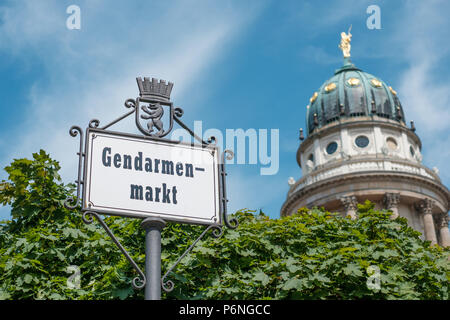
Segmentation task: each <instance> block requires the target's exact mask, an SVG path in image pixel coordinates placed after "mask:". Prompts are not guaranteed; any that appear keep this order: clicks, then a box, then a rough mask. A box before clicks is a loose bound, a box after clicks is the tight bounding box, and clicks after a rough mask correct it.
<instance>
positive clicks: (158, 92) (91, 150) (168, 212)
mask: <svg viewBox="0 0 450 320" xmlns="http://www.w3.org/2000/svg"><path fill="white" fill-rule="evenodd" d="M136 80H137V84H138V87H139V91H140V96H139V97H138V98H136V99H128V100H126V102H125V107H126V108H129V109H131V111H129V112H127V113H126V114H124V115H123V116H121V117H120V118H118V119H116V120H114V121H112V122H111V123H109V124H107V125H105V126H103V127H100V121H99V120H97V119H93V120H91V121H90V122H89V126H88V128H87V129H86V131H85V132H83V130H82V129H81V128H80V127H78V126H73V127H72V128H71V129H70V131H69V133H70V135H71V136H73V137H75V136H77V135H79V136H80V147H79V152H78V179H77V180H76V181H75V182H76V184H77V195H76V198H74V197H71V198H68V199H66V201H65V206H66V207H67V208H69V209H75V208H78V207H79V206H80V205H81V211H82V212H83V221H84V222H85V223H92V222H93V217H95V218H96V219H97V220H98V221H99V223H100V224H101V225H102V227H103V228H104V229H105V231H106V232H107V233H108V235H109V236H110V237H111V238H112V240H113V241H114V243H115V244H116V245H117V246H118V248H119V249H120V250H121V252H122V253H123V254H124V255H125V257H126V258H127V259H128V261H129V262H130V263H131V265H132V266H133V268H134V269H135V270H136V271H137V272H138V274H139V276H138V277H136V278H134V279H133V287H134V288H135V289H142V288H143V287H145V299H147V300H159V299H160V298H161V287H162V288H163V289H164V290H165V291H166V292H170V291H171V290H172V289H173V287H174V284H173V282H172V281H170V280H168V281H165V278H166V277H167V276H168V275H169V274H170V272H172V270H173V269H174V268H175V267H176V265H177V264H178V263H179V262H180V261H181V259H182V258H183V257H184V256H186V255H187V254H188V253H189V252H190V251H191V250H192V248H193V247H194V246H195V244H196V243H197V242H198V241H199V240H200V239H201V238H202V237H203V236H204V235H205V234H206V233H207V232H208V231H209V230H213V232H212V235H213V236H214V237H216V238H218V237H220V236H221V235H222V233H223V229H222V227H223V225H224V224H225V225H226V226H227V227H229V228H233V229H234V228H236V227H237V226H238V221H237V220H236V219H231V220H230V221H228V216H227V201H228V200H227V199H226V183H225V180H226V179H225V178H226V172H225V159H231V158H232V157H233V153H232V152H231V151H229V150H224V151H223V153H222V155H221V156H220V155H219V149H218V148H217V146H216V145H215V143H214V142H215V138H214V137H211V138H210V139H208V141H207V142H205V141H203V139H202V138H200V137H198V136H197V135H195V134H194V133H193V131H192V130H190V129H189V128H188V127H187V126H186V125H185V124H184V123H183V122H182V121H181V119H180V118H181V117H182V115H183V110H182V109H181V108H174V107H173V104H172V102H170V93H171V90H172V87H173V83H171V82H169V83H168V84H166V83H165V81H163V80H161V81H158V80H157V79H154V78H153V79H152V80H151V81H150V79H149V78H144V80H142V79H141V78H136ZM132 114H134V115H135V124H136V127H137V129H138V130H139V131H140V132H141V133H142V135H135V134H130V133H124V132H115V131H110V130H107V129H108V128H109V127H111V126H112V125H114V124H116V123H117V122H119V121H122V120H123V119H125V118H127V117H128V116H130V115H132ZM164 115H166V117H164ZM175 122H176V123H177V124H179V125H180V126H181V127H182V128H183V129H185V130H186V131H187V132H188V133H189V134H190V135H191V136H192V137H193V138H194V140H195V141H196V142H183V141H175V140H168V139H166V138H164V137H165V136H166V135H168V134H169V133H170V132H171V130H172V128H173V125H174V123H175ZM167 127H168V129H166V128H167ZM84 134H86V137H85V139H84V137H83V136H84ZM83 146H84V148H83ZM100 215H116V216H123V217H129V218H139V219H142V220H143V221H142V222H141V226H142V228H143V229H144V230H145V254H146V258H145V275H144V273H143V272H142V271H141V270H140V269H139V267H138V266H137V264H136V263H135V262H134V261H133V259H132V258H131V256H130V255H129V254H128V252H127V251H126V250H125V248H123V246H122V245H121V244H120V242H119V241H118V239H117V238H116V237H115V236H114V235H113V233H112V231H111V230H110V229H109V228H108V226H107V225H106V223H105V222H104V221H103V219H102V218H101V217H100ZM167 221H170V222H178V223H188V224H198V225H206V226H207V228H206V229H205V230H204V231H203V233H202V234H201V235H200V236H199V237H198V238H197V239H196V240H195V241H194V242H193V243H192V244H191V246H190V247H189V248H188V249H187V250H186V251H185V252H184V253H183V255H181V256H180V258H179V259H178V260H177V262H176V263H175V264H174V265H173V266H172V267H171V268H170V269H169V270H168V272H166V274H165V275H164V277H163V278H162V279H161V231H162V230H163V228H164V227H165V225H166V222H167Z"/></svg>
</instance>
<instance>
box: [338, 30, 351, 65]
mask: <svg viewBox="0 0 450 320" xmlns="http://www.w3.org/2000/svg"><path fill="white" fill-rule="evenodd" d="M351 30H352V26H351V25H350V28H349V29H348V33H345V32H341V43H340V44H339V48H340V49H341V50H342V53H343V54H344V58H350V49H351V45H350V41H352V34H351V33H350V31H351Z"/></svg>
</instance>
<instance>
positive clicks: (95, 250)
mask: <svg viewBox="0 0 450 320" xmlns="http://www.w3.org/2000/svg"><path fill="white" fill-rule="evenodd" d="M5 170H6V171H7V172H8V174H9V178H8V180H7V181H3V182H2V185H1V186H0V201H1V202H2V203H3V204H11V206H12V211H11V213H12V220H10V221H6V222H5V223H3V224H2V225H0V299H142V298H143V292H142V291H135V290H133V289H132V287H131V281H132V279H133V278H134V277H135V276H136V272H135V271H134V270H133V269H132V267H131V266H130V265H129V263H128V262H127V261H126V259H125V258H124V257H123V256H122V255H121V253H120V252H119V250H118V249H117V248H116V247H115V245H114V244H113V242H112V241H111V240H110V239H109V238H108V236H107V235H106V234H105V232H104V230H103V229H102V228H101V227H100V226H99V225H98V224H97V223H95V222H94V223H93V224H92V225H86V224H84V223H83V222H82V219H81V213H80V212H79V211H78V210H74V211H69V210H67V209H65V208H64V206H63V202H64V200H65V199H66V197H67V196H68V195H71V194H72V193H73V190H74V189H73V185H64V184H62V183H61V181H60V178H59V176H58V170H59V164H58V163H57V162H56V161H54V160H52V159H50V157H49V156H48V155H47V154H46V153H45V152H44V151H41V152H40V153H38V154H33V160H27V159H19V160H14V162H13V163H12V164H11V165H10V166H8V167H6V168H5ZM358 213H359V218H358V219H356V220H351V219H349V218H344V217H341V216H340V215H338V214H334V213H330V212H326V211H324V210H322V209H317V208H315V209H312V210H307V209H301V210H299V212H298V214H296V215H293V216H290V217H285V218H281V219H269V218H268V217H267V216H265V215H264V214H263V213H261V212H260V213H259V214H254V212H252V211H249V210H242V211H239V212H237V213H236V214H235V216H236V217H237V218H238V219H239V221H240V225H239V227H238V228H237V229H236V230H230V229H225V230H224V234H223V235H222V237H221V238H219V239H215V238H213V237H211V236H209V235H206V236H205V237H204V238H203V239H202V240H201V241H200V242H198V243H197V245H196V247H195V248H194V249H193V251H192V252H191V253H190V254H188V255H187V256H186V257H185V258H184V259H183V260H182V261H181V263H180V264H179V265H178V266H177V268H176V269H175V270H174V273H172V274H170V275H169V279H171V280H172V281H174V283H175V289H174V290H173V291H172V292H171V293H168V294H165V293H164V294H163V298H168V299H357V298H364V299H448V298H449V280H450V265H449V260H448V256H449V252H450V250H449V249H442V248H440V247H438V246H433V247H430V243H429V242H427V241H422V240H420V238H419V236H420V233H418V232H417V231H414V230H413V229H411V228H410V227H408V225H407V221H406V219H404V218H398V219H395V220H391V219H390V218H389V216H390V212H387V211H386V212H385V211H376V210H374V207H373V204H371V203H370V202H366V203H365V204H363V205H359V207H358ZM105 221H106V222H107V224H108V225H109V226H110V228H111V229H112V230H113V232H114V234H115V235H116V236H117V237H118V238H119V240H120V241H121V242H122V244H123V245H124V247H125V248H127V250H128V251H129V253H130V254H131V256H132V257H133V259H135V261H136V262H137V263H138V265H140V266H141V267H142V268H143V266H144V260H145V257H144V232H143V230H142V228H141V227H140V221H139V220H137V219H126V218H119V217H108V218H105ZM204 228H205V227H202V226H189V225H180V224H175V223H170V224H168V226H167V227H166V228H165V229H164V231H163V234H162V266H163V272H164V271H165V270H167V269H168V268H169V267H170V266H172V265H173V264H174V262H175V261H176V259H177V258H178V257H179V256H180V255H181V254H182V253H183V252H184V251H185V250H186V249H187V248H188V246H189V245H190V244H191V243H192V242H193V241H194V240H195V239H196V238H197V237H198V236H199V235H200V233H201V232H202V231H203V230H204ZM70 265H76V266H78V267H79V268H80V271H81V286H80V289H70V288H69V287H68V286H67V283H66V281H67V279H68V277H69V276H71V273H68V272H67V268H68V266H70ZM371 267H376V268H378V270H379V271H380V274H379V279H380V287H379V289H377V288H373V289H369V287H368V285H367V281H368V279H369V280H370V279H371V275H372V273H373V272H371V271H369V270H370V268H371ZM372 277H373V276H372Z"/></svg>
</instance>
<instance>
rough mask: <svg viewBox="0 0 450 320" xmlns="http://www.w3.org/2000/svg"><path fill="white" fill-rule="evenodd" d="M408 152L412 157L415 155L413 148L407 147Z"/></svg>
mask: <svg viewBox="0 0 450 320" xmlns="http://www.w3.org/2000/svg"><path fill="white" fill-rule="evenodd" d="M409 152H410V153H411V156H412V157H414V155H415V154H416V151H415V150H414V148H413V146H409Z"/></svg>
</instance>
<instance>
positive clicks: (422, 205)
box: [415, 198, 437, 245]
mask: <svg viewBox="0 0 450 320" xmlns="http://www.w3.org/2000/svg"><path fill="white" fill-rule="evenodd" d="M433 204H434V201H433V200H431V199H428V198H427V199H423V200H420V201H418V202H416V204H415V207H416V210H417V211H418V212H419V213H420V214H421V215H422V216H423V226H424V229H425V239H426V240H428V241H431V244H432V245H433V244H437V238H436V230H435V229H434V221H433V214H432V210H433Z"/></svg>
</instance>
